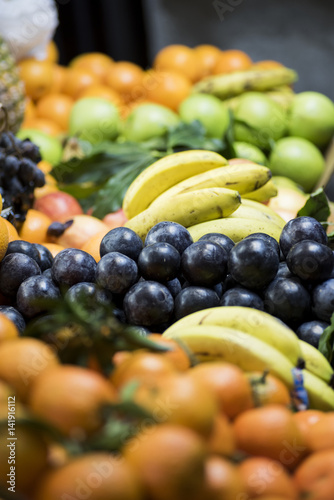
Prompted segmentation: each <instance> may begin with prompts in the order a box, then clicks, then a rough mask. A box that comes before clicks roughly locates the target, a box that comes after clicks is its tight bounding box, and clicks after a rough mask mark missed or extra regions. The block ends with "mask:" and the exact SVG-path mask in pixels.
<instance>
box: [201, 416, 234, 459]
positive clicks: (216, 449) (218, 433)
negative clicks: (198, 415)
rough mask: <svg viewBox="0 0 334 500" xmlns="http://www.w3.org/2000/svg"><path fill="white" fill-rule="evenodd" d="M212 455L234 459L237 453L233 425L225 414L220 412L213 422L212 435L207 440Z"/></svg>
mask: <svg viewBox="0 0 334 500" xmlns="http://www.w3.org/2000/svg"><path fill="white" fill-rule="evenodd" d="M207 446H208V449H209V452H210V453H213V454H215V455H221V456H225V457H232V456H233V454H234V453H235V438H234V432H233V427H232V423H231V422H230V421H229V419H228V418H227V416H225V415H224V413H222V412H219V413H217V414H216V415H215V417H214V420H213V427H212V430H211V434H210V436H209V437H208V439H207Z"/></svg>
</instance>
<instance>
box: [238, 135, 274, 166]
mask: <svg viewBox="0 0 334 500" xmlns="http://www.w3.org/2000/svg"><path fill="white" fill-rule="evenodd" d="M233 149H234V151H235V156H236V158H245V159H246V160H250V161H253V162H254V163H258V164H259V165H267V163H268V160H267V157H266V155H265V154H264V153H263V151H261V149H260V148H258V147H257V146H254V144H249V143H248V142H242V141H234V142H233Z"/></svg>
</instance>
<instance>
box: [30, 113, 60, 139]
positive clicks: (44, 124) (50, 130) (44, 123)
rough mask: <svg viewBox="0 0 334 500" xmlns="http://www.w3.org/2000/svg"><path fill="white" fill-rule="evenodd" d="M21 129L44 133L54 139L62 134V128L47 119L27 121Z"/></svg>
mask: <svg viewBox="0 0 334 500" xmlns="http://www.w3.org/2000/svg"><path fill="white" fill-rule="evenodd" d="M21 129H22V130H24V129H36V130H40V131H41V132H44V134H47V135H51V136H53V137H57V136H58V135H60V134H61V133H62V129H61V127H60V126H59V125H58V124H57V123H56V122H54V121H52V120H49V119H46V118H38V117H36V118H31V119H30V120H25V121H24V122H23V123H22V125H21Z"/></svg>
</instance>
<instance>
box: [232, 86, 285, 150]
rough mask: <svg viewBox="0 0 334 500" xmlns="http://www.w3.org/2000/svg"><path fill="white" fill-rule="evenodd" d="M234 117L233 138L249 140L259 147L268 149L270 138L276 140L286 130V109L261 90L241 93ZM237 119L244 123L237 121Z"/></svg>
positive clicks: (243, 140)
mask: <svg viewBox="0 0 334 500" xmlns="http://www.w3.org/2000/svg"><path fill="white" fill-rule="evenodd" d="M234 117H235V120H236V123H235V125H234V133H235V140H236V141H242V142H249V143H250V144H254V145H255V146H258V147H259V148H261V149H269V146H270V140H271V139H272V140H274V141H277V140H278V139H280V138H281V137H283V136H284V135H285V133H286V131H287V115H286V111H285V110H284V109H283V108H282V107H281V106H280V105H279V104H277V103H276V102H275V101H273V100H272V99H270V97H268V96H266V95H265V94H263V93H261V92H246V93H245V94H243V95H241V96H240V97H239V102H238V104H237V106H236V108H235V110H234ZM239 120H240V122H244V123H245V124H246V125H244V124H243V123H238V121H239ZM247 125H248V126H247Z"/></svg>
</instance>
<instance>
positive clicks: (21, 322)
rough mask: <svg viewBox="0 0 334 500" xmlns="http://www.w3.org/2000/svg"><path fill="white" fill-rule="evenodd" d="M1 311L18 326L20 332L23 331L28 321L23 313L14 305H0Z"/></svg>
mask: <svg viewBox="0 0 334 500" xmlns="http://www.w3.org/2000/svg"><path fill="white" fill-rule="evenodd" d="M0 313H1V314H4V315H5V316H7V318H9V319H10V320H11V321H12V322H13V323H14V324H15V325H16V327H17V329H18V331H19V332H20V333H23V332H24V330H25V327H26V322H25V319H24V317H23V316H22V314H21V313H20V312H19V311H18V310H17V309H16V308H15V307H13V306H0Z"/></svg>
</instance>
